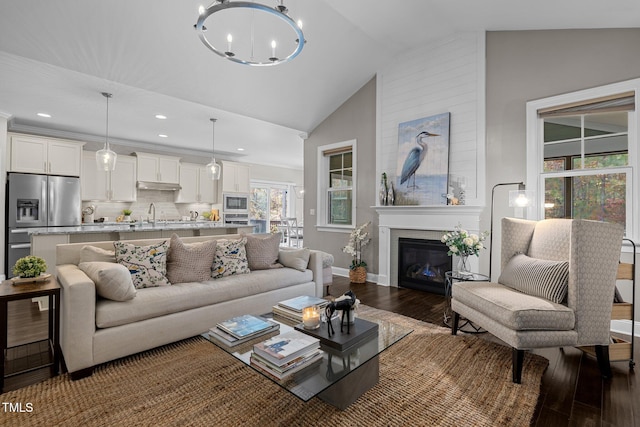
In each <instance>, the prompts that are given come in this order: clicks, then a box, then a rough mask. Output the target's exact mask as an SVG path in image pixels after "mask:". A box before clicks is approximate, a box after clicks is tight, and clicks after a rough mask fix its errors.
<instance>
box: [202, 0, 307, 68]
mask: <svg viewBox="0 0 640 427" xmlns="http://www.w3.org/2000/svg"><path fill="white" fill-rule="evenodd" d="M283 3H284V2H283V0H280V1H279V2H278V4H277V5H276V6H275V7H271V6H266V5H263V4H260V3H254V2H249V1H231V0H216V1H214V2H213V3H212V4H211V5H210V6H209V7H207V8H204V7H202V6H201V7H200V15H199V16H198V21H197V22H196V24H195V25H194V27H195V29H196V30H197V31H198V36H199V37H200V40H201V41H202V43H204V45H205V46H207V47H208V48H209V49H210V50H211V51H213V52H214V53H215V54H216V55H219V56H221V57H223V58H226V59H228V60H229V61H233V62H236V63H238V64H244V65H251V66H258V67H260V66H271V65H277V64H282V63H284V62H289V61H291V60H292V59H293V58H295V57H296V56H298V54H299V53H300V52H301V51H302V48H303V47H304V44H305V43H306V40H305V39H304V34H303V33H302V22H301V21H298V22H295V21H294V20H293V19H291V18H290V17H289V15H288V13H289V10H288V9H287V7H286V6H285V5H284V4H283ZM214 14H215V15H216V16H213V15H214ZM208 19H209V21H208V27H207V26H205V25H204V24H205V21H207V20H208Z"/></svg>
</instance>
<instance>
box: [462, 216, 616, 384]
mask: <svg viewBox="0 0 640 427" xmlns="http://www.w3.org/2000/svg"><path fill="white" fill-rule="evenodd" d="M623 234H624V230H623V227H621V226H619V225H617V224H610V223H603V222H596V221H586V220H571V219H548V220H542V221H529V220H520V219H513V218H504V219H502V245H501V265H502V268H501V274H500V278H499V279H498V281H497V283H496V282H457V283H455V284H454V285H453V288H452V300H451V308H452V310H453V311H454V316H453V327H452V330H451V333H452V334H453V335H456V333H457V330H458V321H459V318H460V316H463V317H465V318H467V319H469V320H471V321H472V322H473V323H475V324H476V325H478V326H481V327H482V328H484V329H486V330H487V331H488V332H490V333H491V334H493V335H494V336H496V337H498V338H499V339H501V340H502V341H504V342H505V343H507V344H508V345H510V346H511V347H513V382H515V383H520V381H521V374H522V362H523V357H524V351H525V350H531V349H534V348H543V347H563V346H583V345H584V346H590V345H593V346H595V349H596V355H597V359H598V365H599V367H600V371H601V372H602V375H603V376H605V377H610V376H611V367H610V365H609V347H608V345H609V342H610V335H609V329H610V319H611V307H612V302H613V294H614V290H615V281H616V272H617V267H618V262H619V259H620V249H621V246H622V238H623Z"/></svg>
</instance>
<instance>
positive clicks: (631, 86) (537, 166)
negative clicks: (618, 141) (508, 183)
mask: <svg viewBox="0 0 640 427" xmlns="http://www.w3.org/2000/svg"><path fill="white" fill-rule="evenodd" d="M627 92H633V94H634V96H635V110H634V111H630V112H629V120H628V123H627V126H628V154H629V164H628V166H627V167H628V168H629V169H630V170H631V172H630V173H631V174H632V175H631V180H630V186H627V187H628V188H627V195H628V197H630V199H627V200H628V201H629V200H630V203H631V217H630V218H628V219H627V224H628V229H627V230H626V236H627V237H629V238H631V239H633V240H638V235H637V233H638V230H639V229H640V227H638V217H639V211H638V207H639V199H640V196H637V195H635V197H634V194H635V193H637V191H634V189H637V188H640V187H639V179H638V175H640V174H637V173H633V171H634V170H635V169H636V168H637V167H638V143H639V141H638V135H640V129H639V123H640V120H638V114H639V113H640V99H639V98H640V96H639V95H640V79H633V80H628V81H625V82H620V83H614V84H609V85H604V86H599V87H596V88H591V89H585V90H581V91H577V92H572V93H567V94H563V95H558V96H552V97H549V98H543V99H539V100H535V101H529V102H527V104H526V132H527V133H526V159H527V160H526V162H527V164H526V167H527V173H526V176H527V181H526V184H527V190H533V191H534V192H535V194H536V198H537V201H538V203H537V204H536V206H537V208H536V209H530V210H528V212H527V217H528V218H529V219H535V220H539V219H542V218H544V191H542V189H544V178H545V177H548V176H549V175H548V173H545V172H544V171H543V160H544V144H542V143H541V141H542V140H543V139H542V136H543V135H544V123H543V122H544V120H543V118H540V117H539V115H538V113H539V111H540V110H545V109H552V108H554V107H560V106H564V105H568V104H571V103H582V102H586V101H588V100H591V99H599V98H604V97H607V96H611V95H616V94H621V93H627ZM607 171H608V169H607ZM629 187H631V188H629ZM627 212H629V209H628V208H627Z"/></svg>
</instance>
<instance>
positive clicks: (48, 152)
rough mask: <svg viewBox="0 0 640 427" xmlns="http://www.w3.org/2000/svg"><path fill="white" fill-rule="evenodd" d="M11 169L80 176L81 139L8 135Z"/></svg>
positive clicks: (13, 170) (14, 170)
mask: <svg viewBox="0 0 640 427" xmlns="http://www.w3.org/2000/svg"><path fill="white" fill-rule="evenodd" d="M10 144H11V145H10V147H11V150H10V151H11V154H10V156H11V161H10V164H9V170H10V171H11V172H26V173H40V174H47V175H65V176H80V165H81V157H82V146H83V145H84V143H82V142H73V141H63V140H60V139H54V138H45V137H39V136H30V135H19V134H13V135H11V143H10Z"/></svg>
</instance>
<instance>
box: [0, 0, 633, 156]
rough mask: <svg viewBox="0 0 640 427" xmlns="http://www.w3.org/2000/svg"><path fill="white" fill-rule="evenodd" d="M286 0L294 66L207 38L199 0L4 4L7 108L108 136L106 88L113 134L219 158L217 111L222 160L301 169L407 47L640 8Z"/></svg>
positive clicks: (489, 1)
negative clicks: (234, 58) (219, 49)
mask: <svg viewBox="0 0 640 427" xmlns="http://www.w3.org/2000/svg"><path fill="white" fill-rule="evenodd" d="M263 2H264V3H266V4H271V3H273V5H275V4H276V3H277V2H276V1H273V0H269V1H268V3H267V1H266V0H263ZM285 4H286V5H287V6H288V7H289V10H290V14H291V15H292V16H293V17H296V18H298V17H299V18H301V19H303V20H304V32H305V38H306V39H307V44H306V46H305V47H304V49H303V51H302V53H301V54H300V56H299V57H298V58H296V59H295V60H294V61H292V62H290V63H286V64H281V65H278V66H274V67H248V66H243V65H239V64H235V63H232V62H230V61H227V60H225V59H223V58H220V57H218V56H216V55H214V54H213V53H211V52H210V51H208V50H207V49H206V48H205V46H204V45H203V44H202V43H201V42H200V40H199V39H198V37H197V33H196V31H195V30H194V28H193V25H194V24H195V22H196V20H197V16H198V7H199V6H200V5H201V2H200V1H197V0H181V1H175V0H155V1H153V2H151V1H130V0H109V1H98V0H55V1H42V0H3V1H2V2H1V3H0V113H4V114H5V115H9V116H10V117H11V128H12V129H16V130H22V131H32V132H41V131H42V129H48V130H49V133H51V134H54V135H61V136H69V135H83V136H84V138H85V139H87V140H90V141H94V144H99V143H100V142H99V141H100V140H101V138H103V137H104V133H105V111H106V109H105V99H104V98H103V97H102V96H101V95H100V92H104V91H106V92H111V93H113V98H112V100H111V101H110V120H109V134H110V136H112V137H113V142H114V143H116V144H117V143H118V142H122V141H127V143H128V145H130V146H132V145H133V146H135V145H136V144H139V146H140V147H141V148H146V149H158V150H160V151H161V150H163V149H165V150H166V149H167V147H172V149H174V148H177V149H179V150H186V151H185V152H191V153H195V154H198V153H200V154H201V155H202V156H203V162H204V163H206V161H207V159H206V158H204V157H206V156H207V155H208V154H207V153H210V149H211V138H212V130H211V123H210V121H209V118H210V117H216V118H218V122H217V124H216V153H218V157H220V156H221V157H223V158H224V157H226V158H229V159H236V160H240V161H247V162H253V163H260V164H270V165H275V166H284V167H292V168H301V167H302V163H303V161H302V157H303V156H302V154H303V139H302V138H301V136H300V135H304V134H306V133H309V132H311V131H313V129H314V128H315V127H316V126H317V125H318V124H319V123H321V122H322V120H324V119H325V118H326V117H327V116H328V115H329V114H331V113H332V112H333V111H334V110H335V109H336V108H337V107H339V106H340V105H341V104H342V103H343V102H344V101H345V100H347V99H348V98H349V97H350V96H351V95H352V94H353V93H355V92H356V91H357V90H358V89H359V88H360V87H361V86H362V85H363V84H364V83H366V82H367V81H368V80H369V79H371V78H372V77H373V76H374V75H375V74H376V72H377V71H378V70H380V69H382V68H383V67H384V66H385V64H387V63H389V61H392V60H393V58H394V57H395V56H396V55H398V54H400V53H403V52H406V51H407V50H410V49H413V48H416V47H418V46H420V45H424V44H425V43H429V42H432V41H434V40H438V39H440V38H443V37H446V36H447V35H449V34H452V33H456V32H461V31H485V30H489V31H499V30H528V29H558V28H569V29H571V28H624V27H635V26H638V21H637V17H638V16H640V2H638V1H637V0H618V1H616V2H614V3H610V2H603V1H601V0H563V1H562V2H558V1H552V0H537V1H532V0H531V1H519V2H514V1H513V0H485V1H477V0H457V1H442V0H397V1H393V2H388V1H387V2H382V1H375V2H374V1H370V0H369V1H367V0H342V1H337V0H313V1H310V0H307V1H305V0H287V1H285ZM204 5H205V6H208V3H207V4H204ZM38 112H46V113H49V114H51V115H52V117H51V118H49V119H45V118H40V117H38V116H37V115H36V113H38ZM156 114H164V115H166V116H167V117H168V118H167V119H166V120H158V119H156V118H155V117H154V116H155V115H156ZM159 134H165V135H167V137H166V138H161V137H159V136H158V135H159ZM91 136H93V137H91ZM117 147H118V146H117V145H116V148H117ZM238 148H244V151H237V149H238Z"/></svg>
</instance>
